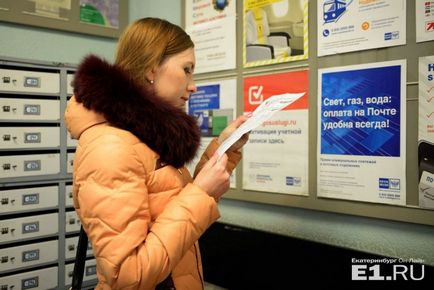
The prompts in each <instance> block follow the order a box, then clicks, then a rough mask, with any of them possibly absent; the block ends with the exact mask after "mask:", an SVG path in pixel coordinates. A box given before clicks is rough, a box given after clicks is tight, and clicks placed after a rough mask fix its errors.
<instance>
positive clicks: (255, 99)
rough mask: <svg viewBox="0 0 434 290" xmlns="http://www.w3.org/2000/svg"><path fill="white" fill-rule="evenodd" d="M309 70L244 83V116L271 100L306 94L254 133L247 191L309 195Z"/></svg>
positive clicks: (246, 165) (246, 163) (246, 151)
mask: <svg viewBox="0 0 434 290" xmlns="http://www.w3.org/2000/svg"><path fill="white" fill-rule="evenodd" d="M308 79H309V78H308V70H301V71H294V72H285V73H278V74H270V75H261V76H253V77H247V78H245V79H244V113H245V114H247V113H249V112H253V111H254V110H255V109H256V108H257V107H258V106H259V105H260V104H261V103H262V102H264V101H265V100H267V99H268V98H269V97H270V96H273V95H279V94H284V93H302V92H305V95H303V96H302V97H301V98H300V99H298V100H297V101H295V102H294V103H292V104H291V105H289V106H288V107H286V108H284V109H283V110H281V111H279V112H276V113H274V115H273V116H272V117H271V119H269V120H267V121H264V122H263V123H262V125H260V126H259V127H257V128H256V129H254V130H252V131H251V132H250V135H249V141H248V143H247V144H246V145H245V146H244V148H243V189H247V190H257V191H266V192H273V193H283V194H293V195H308V159H309V158H308V151H309V143H308V135H309V134H308V122H309V117H308V98H309V96H308V95H309V94H308Z"/></svg>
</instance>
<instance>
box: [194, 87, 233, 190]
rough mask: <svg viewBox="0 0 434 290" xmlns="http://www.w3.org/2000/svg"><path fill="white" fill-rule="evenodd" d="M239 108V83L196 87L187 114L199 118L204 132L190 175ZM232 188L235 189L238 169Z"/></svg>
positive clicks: (199, 124)
mask: <svg viewBox="0 0 434 290" xmlns="http://www.w3.org/2000/svg"><path fill="white" fill-rule="evenodd" d="M236 107H237V81H236V79H227V80H220V81H210V82H203V83H198V84H197V91H196V92H195V93H193V94H191V95H190V98H189V100H188V106H187V110H188V114H189V115H192V116H194V117H195V118H196V120H197V123H198V126H199V128H200V131H201V136H202V137H201V144H200V148H199V151H198V153H197V154H196V158H195V159H194V160H193V161H192V162H190V164H188V165H187V168H188V169H189V171H190V173H191V174H192V175H193V174H194V168H195V167H196V164H197V162H199V160H200V157H201V156H202V153H203V152H204V151H205V149H206V147H207V146H208V144H209V143H210V142H211V140H212V139H213V138H216V137H218V136H219V135H220V133H221V132H222V131H223V130H224V129H225V128H226V126H227V125H229V124H230V123H231V122H232V121H233V120H235V118H236V117H237V115H236V112H237V110H236ZM230 186H231V187H232V188H235V186H236V180H235V170H234V172H232V175H231V180H230Z"/></svg>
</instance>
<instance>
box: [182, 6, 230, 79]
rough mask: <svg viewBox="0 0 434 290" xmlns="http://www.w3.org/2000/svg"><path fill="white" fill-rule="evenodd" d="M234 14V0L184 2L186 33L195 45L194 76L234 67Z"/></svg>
mask: <svg viewBox="0 0 434 290" xmlns="http://www.w3.org/2000/svg"><path fill="white" fill-rule="evenodd" d="M235 11H236V1H235V0H226V1H211V0H208V1H207V0H186V1H185V30H186V31H187V33H188V34H189V35H190V37H191V39H192V40H193V42H194V46H195V54H196V68H195V73H206V72H215V71H221V70H228V69H234V68H235V67H236V44H237V40H236V12H235Z"/></svg>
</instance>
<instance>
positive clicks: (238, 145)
mask: <svg viewBox="0 0 434 290" xmlns="http://www.w3.org/2000/svg"><path fill="white" fill-rule="evenodd" d="M247 119H248V117H247V116H244V115H241V116H239V117H238V118H237V119H235V121H233V122H232V123H231V124H229V125H228V126H227V127H226V128H225V129H224V130H223V132H221V134H220V136H219V138H218V143H219V144H222V143H223V141H225V140H226V139H227V138H228V137H229V136H230V135H231V134H232V133H233V132H234V131H235V130H236V129H237V128H238V127H239V126H241V124H243V123H244V122H245V121H247ZM248 140H249V133H246V134H244V135H243V136H241V138H240V139H238V141H237V142H235V143H234V144H233V145H232V146H231V147H230V148H229V149H228V151H238V150H240V149H241V148H242V147H243V146H244V145H245V144H246V143H247V141H248Z"/></svg>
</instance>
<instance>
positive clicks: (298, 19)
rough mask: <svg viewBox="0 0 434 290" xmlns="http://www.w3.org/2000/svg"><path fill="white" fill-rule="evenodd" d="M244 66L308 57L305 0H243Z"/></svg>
mask: <svg viewBox="0 0 434 290" xmlns="http://www.w3.org/2000/svg"><path fill="white" fill-rule="evenodd" d="M243 4H244V6H243V7H244V30H243V31H244V34H243V41H244V42H243V64H244V67H252V66H261V65H268V64H273V63H281V62H289V61H296V60H302V59H307V57H308V1H307V0H244V2H243Z"/></svg>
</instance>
